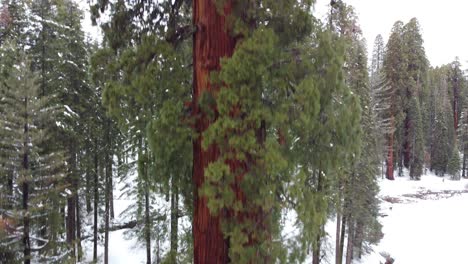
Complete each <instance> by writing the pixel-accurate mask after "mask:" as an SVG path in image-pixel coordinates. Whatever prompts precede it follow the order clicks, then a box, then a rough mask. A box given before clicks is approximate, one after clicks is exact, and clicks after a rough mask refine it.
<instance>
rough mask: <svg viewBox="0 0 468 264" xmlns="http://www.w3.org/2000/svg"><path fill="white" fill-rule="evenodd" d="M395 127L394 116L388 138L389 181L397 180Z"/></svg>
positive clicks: (391, 119)
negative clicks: (395, 173)
mask: <svg viewBox="0 0 468 264" xmlns="http://www.w3.org/2000/svg"><path fill="white" fill-rule="evenodd" d="M394 127H395V118H394V117H393V116H392V117H391V118H390V129H391V131H390V134H389V136H388V137H389V138H388V154H387V179H389V180H392V181H393V180H395V176H394V175H393V171H394V167H393V166H394V164H393V140H394V137H395V133H394V132H393V129H394Z"/></svg>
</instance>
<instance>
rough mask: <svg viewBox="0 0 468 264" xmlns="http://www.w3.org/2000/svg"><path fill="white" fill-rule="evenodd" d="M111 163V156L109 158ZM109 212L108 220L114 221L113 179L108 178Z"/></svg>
mask: <svg viewBox="0 0 468 264" xmlns="http://www.w3.org/2000/svg"><path fill="white" fill-rule="evenodd" d="M111 162H112V156H111ZM111 175H112V172H111ZM109 211H110V218H111V219H114V182H113V177H112V176H111V177H110V178H109Z"/></svg>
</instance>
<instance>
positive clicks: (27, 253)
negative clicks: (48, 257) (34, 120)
mask: <svg viewBox="0 0 468 264" xmlns="http://www.w3.org/2000/svg"><path fill="white" fill-rule="evenodd" d="M24 107H25V113H26V116H25V118H24V121H25V122H24V142H23V148H24V153H23V171H24V173H25V174H27V173H29V142H28V139H29V124H28V114H27V113H28V97H26V98H25V99H24ZM29 176H30V175H23V177H24V181H23V184H22V192H23V246H24V249H23V253H24V264H29V263H31V241H30V238H29V229H30V226H29V208H28V207H29Z"/></svg>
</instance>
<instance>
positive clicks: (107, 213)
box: [104, 153, 112, 264]
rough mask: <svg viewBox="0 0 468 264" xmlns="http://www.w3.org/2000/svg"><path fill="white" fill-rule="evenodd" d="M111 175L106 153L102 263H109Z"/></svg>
mask: <svg viewBox="0 0 468 264" xmlns="http://www.w3.org/2000/svg"><path fill="white" fill-rule="evenodd" d="M111 177H112V163H111V157H110V154H109V153H106V177H105V178H106V180H105V211H104V230H105V232H104V264H109V218H110V178H111Z"/></svg>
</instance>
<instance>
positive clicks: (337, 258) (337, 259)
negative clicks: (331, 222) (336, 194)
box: [335, 212, 341, 264]
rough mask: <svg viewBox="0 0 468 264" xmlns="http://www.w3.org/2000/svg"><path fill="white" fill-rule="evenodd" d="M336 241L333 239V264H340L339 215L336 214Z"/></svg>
mask: <svg viewBox="0 0 468 264" xmlns="http://www.w3.org/2000/svg"><path fill="white" fill-rule="evenodd" d="M335 234H336V239H335V264H341V261H340V240H341V237H340V235H341V213H339V212H337V213H336V233H335Z"/></svg>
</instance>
